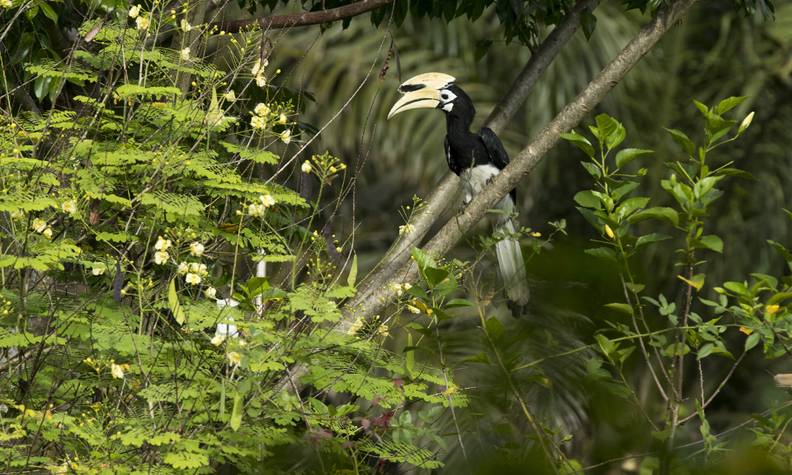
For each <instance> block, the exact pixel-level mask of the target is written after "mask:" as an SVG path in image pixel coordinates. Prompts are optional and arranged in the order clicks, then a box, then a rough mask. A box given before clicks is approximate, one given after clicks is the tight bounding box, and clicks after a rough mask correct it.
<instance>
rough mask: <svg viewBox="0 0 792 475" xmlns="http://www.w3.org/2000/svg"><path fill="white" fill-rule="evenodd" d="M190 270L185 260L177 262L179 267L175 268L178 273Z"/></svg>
mask: <svg viewBox="0 0 792 475" xmlns="http://www.w3.org/2000/svg"><path fill="white" fill-rule="evenodd" d="M189 271H190V266H189V265H188V264H187V263H186V262H179V268H178V269H176V272H178V273H179V274H186V273H187V272H189Z"/></svg>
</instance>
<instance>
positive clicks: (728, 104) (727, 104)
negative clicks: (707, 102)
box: [715, 96, 748, 115]
mask: <svg viewBox="0 0 792 475" xmlns="http://www.w3.org/2000/svg"><path fill="white" fill-rule="evenodd" d="M746 99H748V96H737V97H727V98H726V99H724V100H722V101H720V102H719V103H718V105H717V106H715V113H716V114H718V115H723V114H725V113H726V112H729V111H730V110H732V109H734V108H735V107H737V106H739V105H740V104H742V103H743V102H744V101H745V100H746Z"/></svg>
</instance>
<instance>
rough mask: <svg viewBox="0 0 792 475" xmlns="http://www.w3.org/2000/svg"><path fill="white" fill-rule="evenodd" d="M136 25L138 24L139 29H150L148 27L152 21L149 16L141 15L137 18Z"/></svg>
mask: <svg viewBox="0 0 792 475" xmlns="http://www.w3.org/2000/svg"><path fill="white" fill-rule="evenodd" d="M135 25H137V29H138V30H148V27H149V25H151V22H150V21H149V19H148V18H146V17H144V16H139V17H137V19H136V20H135Z"/></svg>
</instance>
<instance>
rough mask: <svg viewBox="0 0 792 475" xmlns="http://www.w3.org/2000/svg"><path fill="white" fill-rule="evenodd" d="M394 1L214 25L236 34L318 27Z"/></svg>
mask: <svg viewBox="0 0 792 475" xmlns="http://www.w3.org/2000/svg"><path fill="white" fill-rule="evenodd" d="M393 2H394V0H361V1H359V2H355V3H350V4H348V5H343V6H340V7H336V8H329V9H327V10H319V11H315V12H301V13H293V14H290V15H274V16H266V17H260V18H245V19H242V20H227V21H221V22H218V23H214V24H213V25H212V26H217V27H219V28H220V30H223V31H225V32H227V33H237V32H239V31H241V30H243V29H245V28H246V27H248V26H253V25H259V26H260V27H261V29H263V30H274V29H278V28H291V27H293V26H308V25H320V24H322V23H331V22H334V21H338V20H344V19H347V18H352V17H355V16H358V15H362V14H363V13H366V12H370V11H371V10H375V9H377V8H380V7H384V6H385V5H389V4H391V3H393Z"/></svg>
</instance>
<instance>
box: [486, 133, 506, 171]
mask: <svg viewBox="0 0 792 475" xmlns="http://www.w3.org/2000/svg"><path fill="white" fill-rule="evenodd" d="M479 134H480V136H481V141H482V142H484V148H486V149H487V153H488V154H489V158H490V161H491V162H492V163H493V164H494V165H495V166H496V167H498V169H499V170H503V169H504V168H505V167H506V165H507V164H508V163H509V154H507V153H506V149H505V148H503V144H502V143H501V141H500V139H499V138H498V136H497V135H495V132H493V131H492V129H490V128H489V127H482V128H481V132H479Z"/></svg>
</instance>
